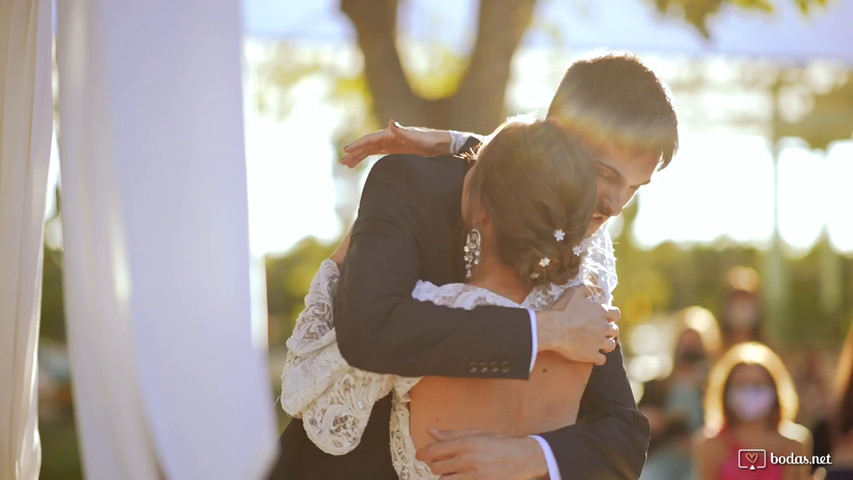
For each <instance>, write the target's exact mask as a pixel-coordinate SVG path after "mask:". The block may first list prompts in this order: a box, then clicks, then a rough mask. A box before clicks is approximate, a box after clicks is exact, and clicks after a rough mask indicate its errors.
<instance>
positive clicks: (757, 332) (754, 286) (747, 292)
mask: <svg viewBox="0 0 853 480" xmlns="http://www.w3.org/2000/svg"><path fill="white" fill-rule="evenodd" d="M759 284H760V277H759V276H758V272H756V271H755V270H754V269H752V268H750V267H744V266H737V267H734V268H732V269H731V270H729V271H728V273H727V274H726V286H725V290H724V292H725V299H724V301H723V317H722V326H721V329H722V331H723V341H724V344H725V347H726V348H728V347H731V346H732V345H736V344H738V343H741V342H752V341H755V342H759V341H764V336H763V327H764V317H763V312H762V310H761V298H760V291H759Z"/></svg>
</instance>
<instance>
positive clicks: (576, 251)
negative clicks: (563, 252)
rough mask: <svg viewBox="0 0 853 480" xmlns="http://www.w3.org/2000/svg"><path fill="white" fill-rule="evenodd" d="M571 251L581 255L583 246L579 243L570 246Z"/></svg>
mask: <svg viewBox="0 0 853 480" xmlns="http://www.w3.org/2000/svg"><path fill="white" fill-rule="evenodd" d="M572 252H573V253H574V254H575V255H577V256H578V257H580V256H581V255H583V252H584V248H583V247H581V246H580V245H575V246H574V247H572Z"/></svg>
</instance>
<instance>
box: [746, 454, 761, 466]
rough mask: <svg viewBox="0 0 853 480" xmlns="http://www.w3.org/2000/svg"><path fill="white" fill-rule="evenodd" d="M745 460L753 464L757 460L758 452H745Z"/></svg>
mask: <svg viewBox="0 0 853 480" xmlns="http://www.w3.org/2000/svg"><path fill="white" fill-rule="evenodd" d="M746 460H747V461H748V462H749V463H752V464H755V462H757V461H758V452H750V453H747V454H746Z"/></svg>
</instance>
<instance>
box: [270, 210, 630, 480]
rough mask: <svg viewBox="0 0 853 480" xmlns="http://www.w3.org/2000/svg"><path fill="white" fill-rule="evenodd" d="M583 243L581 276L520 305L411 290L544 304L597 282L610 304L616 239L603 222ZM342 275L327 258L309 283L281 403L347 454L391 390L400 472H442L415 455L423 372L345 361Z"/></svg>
mask: <svg viewBox="0 0 853 480" xmlns="http://www.w3.org/2000/svg"><path fill="white" fill-rule="evenodd" d="M584 247H585V248H586V252H587V253H586V255H585V257H584V259H583V261H582V265H581V269H580V273H579V274H578V277H577V278H575V279H574V280H572V281H571V282H569V283H567V284H564V285H553V284H546V285H542V286H539V287H537V288H535V289H534V290H533V291H532V292H531V293H530V294H529V295H528V297H527V298H526V299H525V300H524V302H522V303H521V304H517V303H515V302H513V301H511V300H509V299H507V298H504V297H502V296H500V295H497V294H495V293H494V292H491V291H489V290H486V289H483V288H480V287H475V286H471V285H466V284H461V283H454V284H447V285H442V286H436V285H433V284H432V283H430V282H425V281H419V282H418V283H417V284H416V286H415V288H414V290H413V292H412V296H413V297H414V298H416V299H418V300H422V301H431V302H433V303H435V304H437V305H444V306H449V307H453V308H463V309H469V310H470V309H472V308H475V307H476V306H478V305H498V306H506V307H524V308H532V309H534V310H542V309H547V308H548V307H550V306H551V305H552V304H553V303H554V302H555V301H556V300H557V299H558V298H559V297H560V295H561V294H562V293H563V292H564V291H565V290H566V289H568V288H570V287H573V286H576V285H580V284H581V283H584V282H586V283H588V284H592V285H596V286H597V287H598V292H599V293H598V295H599V298H598V300H599V301H601V302H602V303H608V304H609V303H610V302H611V301H612V291H613V289H614V288H615V286H616V270H615V262H616V259H615V257H614V255H613V246H612V242H611V240H610V237H609V235H608V234H607V232H606V230H605V229H604V228H603V227H602V228H601V229H599V230H598V231H597V232H596V233H595V234H594V235H593V236H592V237H590V238H589V239H588V240H587V241H586V242H585V243H584ZM339 275H340V274H339V271H338V267H337V265H336V264H335V263H334V262H332V261H331V260H326V261H324V262H323V263H322V264H321V266H320V269H319V271H318V272H317V274H316V275H315V277H314V279H313V281H312V283H311V288H310V290H309V293H308V295H307V296H306V297H305V310H304V311H303V312H302V313H301V314H300V316H299V318H298V319H297V322H296V326H295V328H294V330H293V333H292V335H291V337H290V338H289V339H288V340H287V348H288V352H287V359H286V361H285V365H284V370H283V372H282V377H281V379H282V396H281V405H282V408H283V409H284V411H285V412H287V413H288V414H289V415H291V416H293V417H295V418H301V419H302V421H303V427H304V429H305V432H306V434H307V436H308V438H310V439H311V441H312V442H314V444H315V445H317V447H319V448H320V449H321V450H323V451H324V452H326V453H330V454H333V455H343V454H346V453H348V452H350V451H352V450H353V449H354V448H355V447H356V446H358V444H359V442H360V441H361V436H362V434H363V432H364V429H365V427H366V426H367V422H368V420H369V418H370V412H371V410H372V408H373V405H374V403H376V402H377V401H378V400H380V399H381V398H383V397H385V396H386V395H388V394H389V393H392V392H393V397H392V412H391V424H390V432H391V438H390V444H389V447H390V448H391V456H392V460H393V462H394V467H395V469H396V470H397V473H398V475H399V476H400V478H401V479H404V480H405V479H411V480H415V479H418V480H419V479H434V478H438V477H437V476H435V475H433V474H432V473H431V472H430V471H429V468H428V467H427V466H426V464H424V463H423V462H420V461H419V460H417V459H416V458H415V449H414V443H413V441H412V437H411V435H410V433H409V409H408V406H407V403H408V402H409V400H410V399H409V395H408V393H409V391H410V390H411V388H412V387H413V386H414V385H415V384H417V382H418V381H420V377H417V378H412V377H400V376H397V375H388V374H378V373H373V372H367V371H364V370H360V369H358V368H355V367H352V366H350V365H349V364H347V363H346V361H345V360H344V359H343V357H342V356H341V354H340V350H338V346H337V340H336V337H335V329H334V323H333V317H332V315H333V312H334V308H333V306H334V295H335V291H336V289H337V282H338V279H339Z"/></svg>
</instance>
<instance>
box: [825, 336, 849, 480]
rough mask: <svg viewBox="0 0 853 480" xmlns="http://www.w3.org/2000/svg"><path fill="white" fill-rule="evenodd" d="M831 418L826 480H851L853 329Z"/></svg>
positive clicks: (841, 363) (838, 377)
mask: <svg viewBox="0 0 853 480" xmlns="http://www.w3.org/2000/svg"><path fill="white" fill-rule="evenodd" d="M834 394H835V395H834V396H835V406H834V417H835V418H832V419H830V422H829V424H830V432H831V445H832V450H831V451H832V453H831V454H832V465H830V466H829V467H828V471H827V475H826V478H827V480H851V479H853V328H851V329H850V330H849V331H848V332H847V340H845V342H844V350H842V352H841V358H840V359H839V361H838V369H837V371H836V377H835V392H834Z"/></svg>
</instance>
